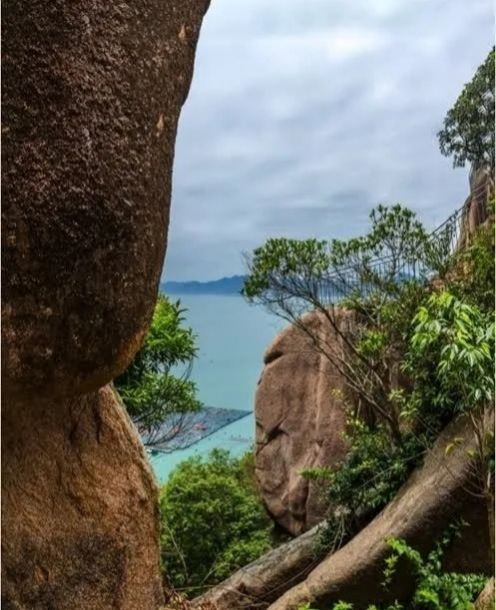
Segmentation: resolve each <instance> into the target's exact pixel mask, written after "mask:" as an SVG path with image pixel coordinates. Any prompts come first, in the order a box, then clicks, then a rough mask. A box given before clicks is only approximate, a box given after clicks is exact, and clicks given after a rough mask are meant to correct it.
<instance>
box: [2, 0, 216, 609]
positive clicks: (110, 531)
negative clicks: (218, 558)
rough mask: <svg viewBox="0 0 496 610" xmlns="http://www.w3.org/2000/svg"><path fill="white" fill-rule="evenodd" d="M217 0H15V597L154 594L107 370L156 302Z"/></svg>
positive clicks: (6, 212)
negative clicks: (184, 119) (209, 16)
mask: <svg viewBox="0 0 496 610" xmlns="http://www.w3.org/2000/svg"><path fill="white" fill-rule="evenodd" d="M207 6H208V0H180V1H179V0H170V1H168V2H162V1H161V0H133V1H132V2H131V1H127V0H119V1H117V0H108V1H106V2H97V1H92V0H89V1H87V0H85V1H83V0H74V1H73V2H65V0H54V1H53V2H51V3H47V2H40V1H34V2H27V1H25V0H19V1H14V0H7V2H5V3H4V5H3V7H2V9H3V15H2V17H3V19H2V35H3V40H2V43H3V83H2V84H3V89H2V102H3V123H2V136H3V142H2V144H3V146H2V161H3V181H2V203H3V206H2V281H3V286H2V287H3V293H2V297H3V299H2V322H3V325H2V348H3V371H2V373H3V374H2V393H3V401H2V443H3V454H2V519H3V532H2V533H3V535H2V607H3V608H6V609H7V610H8V609H9V608H10V609H14V608H15V609H16V610H21V609H22V610H44V609H47V610H48V609H49V608H57V610H64V609H66V608H67V609H69V608H71V610H73V609H79V608H81V609H83V608H84V609H85V610H87V609H90V610H103V609H105V610H107V609H111V608H115V609H117V608H118V609H119V610H121V609H124V610H138V609H139V610H141V609H143V610H153V609H155V608H157V607H158V606H159V605H160V603H161V601H162V593H161V587H160V572H159V561H158V512H157V498H156V487H155V483H154V480H153V477H152V474H151V472H150V470H149V468H148V466H147V460H146V456H145V455H144V452H143V448H142V446H141V443H140V441H139V439H138V438H137V436H136V433H135V431H134V429H133V426H132V425H131V424H130V422H129V420H128V418H127V416H126V415H125V413H124V411H123V409H122V407H121V406H120V405H119V404H118V403H117V402H116V399H115V397H114V394H113V392H112V391H111V389H110V386H107V387H104V386H105V384H108V383H109V382H110V381H111V380H112V378H113V377H114V376H116V375H117V374H118V373H120V372H121V371H122V370H123V369H124V368H125V366H126V365H127V364H128V363H129V361H130V360H131V358H132V357H133V356H134V354H135V352H136V350H137V349H138V348H139V346H140V342H141V340H142V337H143V335H144V333H145V332H146V330H147V326H148V323H149V319H150V317H151V313H152V311H153V306H154V304H155V300H156V294H157V288H158V279H159V275H160V271H161V266H162V261H163V256H164V252H165V246H166V233H167V225H168V217H169V213H168V211H169V200H170V187H171V171H172V160H173V152H174V141H175V134H176V127H177V121H178V117H179V112H180V109H181V106H182V104H183V102H184V100H185V98H186V96H187V92H188V88H189V84H190V80H191V75H192V70H193V61H194V53H195V47H196V42H197V38H198V34H199V29H200V25H201V21H202V18H203V15H204V12H205V10H206V8H207Z"/></svg>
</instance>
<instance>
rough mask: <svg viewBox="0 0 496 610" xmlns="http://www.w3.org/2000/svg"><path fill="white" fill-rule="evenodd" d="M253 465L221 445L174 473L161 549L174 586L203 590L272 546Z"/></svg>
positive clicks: (164, 497)
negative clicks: (256, 488) (230, 453)
mask: <svg viewBox="0 0 496 610" xmlns="http://www.w3.org/2000/svg"><path fill="white" fill-rule="evenodd" d="M250 464H251V459H249V458H241V459H235V458H232V457H230V456H229V454H228V452H226V451H222V450H218V449H217V450H214V451H212V453H211V454H210V456H209V457H208V458H207V459H201V458H199V457H194V458H190V459H188V460H186V461H184V462H182V463H181V464H179V466H177V468H176V469H175V470H174V471H173V473H172V474H171V475H170V478H169V480H168V482H167V483H166V485H165V486H164V487H163V489H162V492H161V497H160V511H161V523H162V535H161V547H162V553H161V554H162V562H163V567H164V572H165V575H166V578H167V579H168V580H169V581H170V584H171V585H173V587H174V588H176V589H180V590H181V589H185V590H186V591H187V592H189V593H194V594H199V593H201V591H202V590H203V589H204V588H206V587H208V586H209V585H212V584H215V583H217V582H220V581H221V580H223V579H224V578H226V577H227V576H229V575H230V574H231V573H232V572H234V571H235V570H237V569H238V568H240V567H242V566H243V565H245V564H247V563H249V562H250V561H253V560H254V559H256V558H258V557H259V556H260V555H262V554H263V553H265V552H266V551H267V550H269V549H270V548H271V529H272V523H271V521H270V519H269V518H268V516H267V515H266V513H265V511H264V509H263V507H262V504H261V501H260V499H259V497H258V495H257V493H256V490H255V488H254V487H253V484H252V473H251V465H250Z"/></svg>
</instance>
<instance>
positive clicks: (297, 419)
mask: <svg viewBox="0 0 496 610" xmlns="http://www.w3.org/2000/svg"><path fill="white" fill-rule="evenodd" d="M307 315H308V319H307V321H306V324H308V325H309V327H312V330H313V329H314V330H315V332H322V333H326V335H325V340H326V343H327V342H333V341H334V342H337V341H338V340H337V338H336V337H334V336H332V333H333V331H332V329H329V325H328V324H324V323H323V322H322V320H321V318H320V317H319V316H318V315H317V314H307ZM341 323H342V324H347V323H348V318H347V316H346V314H345V313H344V312H343V313H342V315H341ZM264 363H265V367H264V370H263V373H262V377H261V379H260V382H259V385H258V388H257V392H256V398H255V418H256V457H255V467H256V476H257V480H258V483H259V487H260V491H261V494H262V498H263V501H264V504H265V505H266V507H267V510H268V511H269V513H270V514H271V515H272V516H273V518H274V519H275V520H276V521H277V522H278V523H279V524H280V525H281V526H282V527H284V528H285V529H286V530H287V531H288V532H290V533H291V534H294V535H298V534H300V533H301V532H303V531H305V530H307V529H309V528H310V527H312V526H313V525H315V524H316V523H318V522H319V521H321V519H322V518H323V516H324V508H323V502H322V499H321V498H320V497H319V496H318V494H317V492H316V491H315V489H314V486H313V485H312V484H310V483H309V482H308V480H306V479H304V478H303V477H302V476H301V472H302V471H303V470H305V469H306V468H314V467H319V466H332V464H334V463H336V462H338V461H340V460H341V459H342V458H343V456H344V455H345V452H346V445H345V442H344V439H343V432H344V426H345V420H346V417H345V410H344V399H345V394H344V393H345V385H344V382H343V379H342V378H341V376H340V374H339V373H338V372H337V371H336V370H334V369H333V367H332V366H331V364H330V363H329V361H328V360H327V359H326V358H325V357H324V356H322V355H321V354H320V353H319V352H318V351H317V350H316V349H315V348H314V347H313V346H312V344H311V342H310V341H309V338H308V337H307V335H305V334H304V333H303V332H302V331H301V330H300V329H298V328H296V327H295V326H289V327H288V328H286V329H285V330H283V332H282V333H280V334H279V335H278V336H277V337H276V338H275V340H274V341H273V343H272V344H271V345H270V346H269V348H268V349H267V351H266V353H265V357H264Z"/></svg>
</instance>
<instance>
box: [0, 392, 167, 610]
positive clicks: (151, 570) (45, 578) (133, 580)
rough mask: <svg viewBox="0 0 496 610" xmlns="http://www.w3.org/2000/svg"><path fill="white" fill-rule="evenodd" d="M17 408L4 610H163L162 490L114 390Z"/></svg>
mask: <svg viewBox="0 0 496 610" xmlns="http://www.w3.org/2000/svg"><path fill="white" fill-rule="evenodd" d="M16 407H17V408H16V409H15V411H14V410H8V411H7V412H6V413H5V414H4V415H3V426H4V430H5V429H7V430H8V434H3V438H2V452H3V456H4V459H3V460H2V529H3V536H2V572H3V576H2V608H6V609H9V608H16V609H17V608H23V609H24V608H25V609H26V610H27V609H29V610H38V609H39V610H42V609H43V610H44V609H45V608H46V609H48V608H56V609H57V610H66V609H67V610H72V609H74V608H84V609H85V610H100V609H103V608H105V609H107V608H108V609H110V608H116V609H117V608H119V610H121V609H122V610H124V609H126V610H137V609H141V608H143V609H147V610H148V609H152V608H157V607H158V606H159V605H160V602H161V596H162V593H161V583H160V573H159V569H158V519H157V504H156V501H155V498H156V487H155V482H154V478H153V475H152V473H151V471H150V469H149V466H148V461H147V458H146V456H145V454H144V450H143V447H142V445H141V441H140V440H139V438H138V435H137V433H136V431H135V428H134V426H133V424H132V423H131V422H130V421H129V419H128V417H127V415H126V414H125V412H124V411H123V409H122V407H121V406H120V405H119V404H118V403H117V400H116V398H115V396H114V393H113V391H112V390H111V388H110V386H106V387H105V388H103V389H101V390H99V391H97V392H95V393H91V394H86V395H84V396H82V397H79V398H74V399H69V400H64V401H62V402H58V403H54V402H47V403H38V404H36V405H31V404H17V405H16ZM16 604H17V605H16Z"/></svg>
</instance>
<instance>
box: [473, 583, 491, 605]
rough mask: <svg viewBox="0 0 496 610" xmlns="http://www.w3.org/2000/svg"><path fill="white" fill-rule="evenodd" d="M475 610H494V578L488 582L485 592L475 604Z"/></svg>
mask: <svg viewBox="0 0 496 610" xmlns="http://www.w3.org/2000/svg"><path fill="white" fill-rule="evenodd" d="M475 610H494V578H490V579H489V580H488V581H487V584H486V586H485V587H484V590H483V591H482V593H481V594H480V595H479V597H478V598H477V601H476V602H475Z"/></svg>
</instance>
